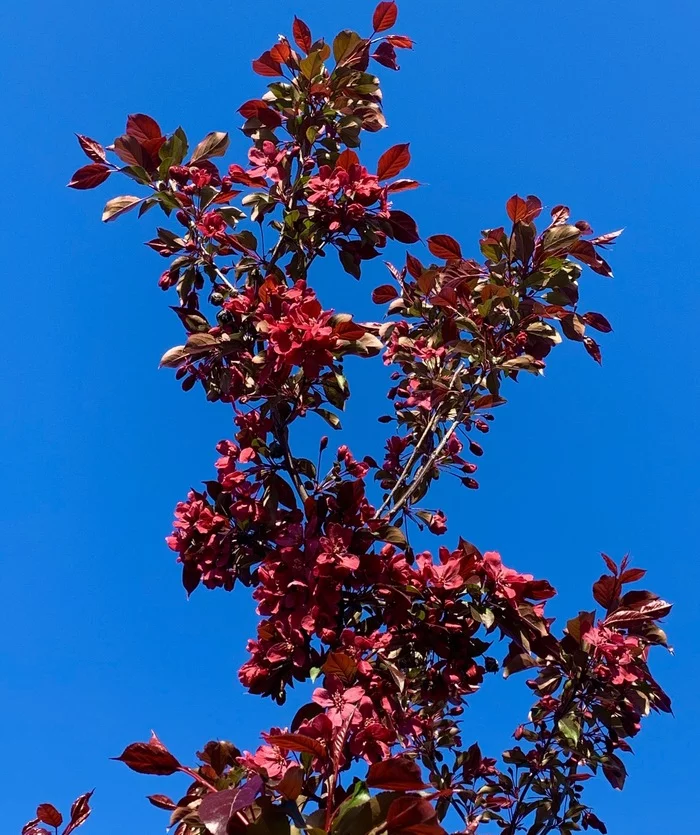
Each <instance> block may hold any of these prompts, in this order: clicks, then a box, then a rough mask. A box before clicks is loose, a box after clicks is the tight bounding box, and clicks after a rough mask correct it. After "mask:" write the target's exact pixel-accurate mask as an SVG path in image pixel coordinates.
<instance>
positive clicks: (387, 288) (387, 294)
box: [372, 284, 399, 304]
mask: <svg viewBox="0 0 700 835" xmlns="http://www.w3.org/2000/svg"><path fill="white" fill-rule="evenodd" d="M398 295H399V292H398V290H397V289H396V287H392V285H391V284H382V286H381V287H375V289H374V290H373V291H372V301H373V302H374V303H375V304H386V303H387V302H391V301H393V300H394V299H395V298H397V296H398Z"/></svg>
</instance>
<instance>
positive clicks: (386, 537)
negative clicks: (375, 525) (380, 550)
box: [374, 525, 408, 548]
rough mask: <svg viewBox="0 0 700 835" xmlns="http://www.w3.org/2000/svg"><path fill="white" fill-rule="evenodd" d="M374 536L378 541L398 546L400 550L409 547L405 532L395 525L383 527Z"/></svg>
mask: <svg viewBox="0 0 700 835" xmlns="http://www.w3.org/2000/svg"><path fill="white" fill-rule="evenodd" d="M374 535H375V536H376V537H377V539H381V541H382V542H390V543H391V544H392V545H398V546H399V547H400V548H406V547H407V545H408V540H407V539H406V536H405V534H404V532H403V531H402V530H401V528H397V527H396V526H395V525H383V526H382V527H381V528H379V530H378V531H377V532H376V533H375V534H374Z"/></svg>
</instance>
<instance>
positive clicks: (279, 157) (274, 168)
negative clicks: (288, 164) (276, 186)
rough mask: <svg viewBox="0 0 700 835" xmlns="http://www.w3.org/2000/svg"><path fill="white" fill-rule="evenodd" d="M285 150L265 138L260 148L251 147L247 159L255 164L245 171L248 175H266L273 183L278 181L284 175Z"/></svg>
mask: <svg viewBox="0 0 700 835" xmlns="http://www.w3.org/2000/svg"><path fill="white" fill-rule="evenodd" d="M286 156H287V153H286V151H283V150H280V149H279V148H278V147H277V145H275V143H274V142H271V141H270V140H269V139H266V140H265V141H264V142H263V144H262V148H251V149H250V150H249V151H248V159H249V160H250V161H251V162H252V163H253V165H254V166H255V167H254V168H250V169H248V171H247V172H246V173H247V174H248V175H249V176H250V177H267V179H268V180H272V182H273V183H278V182H279V181H280V180H281V179H282V177H283V176H284V166H283V162H284V160H285V158H286Z"/></svg>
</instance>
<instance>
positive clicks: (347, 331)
mask: <svg viewBox="0 0 700 835" xmlns="http://www.w3.org/2000/svg"><path fill="white" fill-rule="evenodd" d="M334 330H335V333H336V335H337V336H339V337H340V338H341V339H347V340H348V341H349V342H354V341H355V340H357V339H362V337H363V336H364V335H365V334H366V333H367V331H366V329H365V328H363V327H362V325H358V324H357V322H339V323H338V324H337V325H336V326H335V328H334Z"/></svg>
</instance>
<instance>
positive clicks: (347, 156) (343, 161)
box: [335, 148, 360, 171]
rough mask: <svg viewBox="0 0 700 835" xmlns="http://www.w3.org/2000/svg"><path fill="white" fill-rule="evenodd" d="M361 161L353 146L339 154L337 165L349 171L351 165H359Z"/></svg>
mask: <svg viewBox="0 0 700 835" xmlns="http://www.w3.org/2000/svg"><path fill="white" fill-rule="evenodd" d="M359 163H360V158H359V157H358V156H357V154H356V153H355V152H354V151H353V150H352V148H346V149H345V150H344V151H343V152H342V153H340V154H339V155H338V159H337V160H336V161H335V167H336V168H344V169H345V170H346V171H349V170H350V167H351V166H353V165H359Z"/></svg>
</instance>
